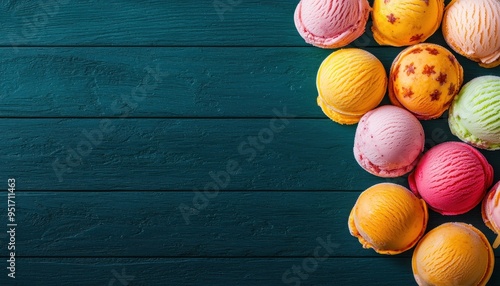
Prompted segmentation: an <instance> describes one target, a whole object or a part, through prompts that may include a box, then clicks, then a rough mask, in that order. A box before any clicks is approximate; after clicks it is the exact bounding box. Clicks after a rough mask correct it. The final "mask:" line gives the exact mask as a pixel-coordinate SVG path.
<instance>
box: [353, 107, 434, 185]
mask: <svg viewBox="0 0 500 286" xmlns="http://www.w3.org/2000/svg"><path fill="white" fill-rule="evenodd" d="M424 140H425V138H424V129H423V128H422V125H421V124H420V122H419V121H418V119H417V118H416V117H415V116H413V114H411V113H410V112H409V111H407V110H405V109H403V108H400V107H396V106H393V105H384V106H381V107H379V108H376V109H374V110H372V111H370V112H368V113H366V114H365V115H364V116H363V117H362V118H361V121H360V122H359V124H358V127H357V129H356V135H355V137H354V157H355V158H356V161H357V162H358V164H359V165H360V166H361V167H362V168H363V169H365V170H366V171H368V172H369V173H371V174H373V175H375V176H379V177H385V178H393V177H399V176H402V175H404V174H406V173H408V172H410V171H411V170H412V169H413V168H414V167H415V165H416V164H417V161H418V159H419V158H420V155H421V153H422V151H423V150H424Z"/></svg>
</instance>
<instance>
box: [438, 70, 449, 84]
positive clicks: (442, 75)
mask: <svg viewBox="0 0 500 286" xmlns="http://www.w3.org/2000/svg"><path fill="white" fill-rule="evenodd" d="M447 77H448V75H447V74H445V73H442V72H440V73H439V76H438V77H437V78H436V80H437V81H438V82H439V84H440V85H444V84H445V83H446V78H447Z"/></svg>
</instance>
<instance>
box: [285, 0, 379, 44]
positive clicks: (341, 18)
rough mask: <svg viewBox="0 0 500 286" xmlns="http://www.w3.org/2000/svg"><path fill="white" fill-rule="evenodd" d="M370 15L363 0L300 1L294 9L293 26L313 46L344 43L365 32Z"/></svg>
mask: <svg viewBox="0 0 500 286" xmlns="http://www.w3.org/2000/svg"><path fill="white" fill-rule="evenodd" d="M369 14H370V4H368V1H367V0H301V1H300V2H299V4H298V5H297V8H296V9H295V15H294V20H295V27H296V28H297V31H298V32H299V34H300V36H301V37H302V38H303V39H304V40H305V41H306V42H307V43H309V44H312V45H314V46H316V47H320V48H326V49H333V48H340V47H343V46H346V45H348V44H349V43H351V42H352V41H354V40H356V39H357V38H358V37H359V36H361V35H362V34H363V33H364V31H365V26H366V21H367V20H368V15H369Z"/></svg>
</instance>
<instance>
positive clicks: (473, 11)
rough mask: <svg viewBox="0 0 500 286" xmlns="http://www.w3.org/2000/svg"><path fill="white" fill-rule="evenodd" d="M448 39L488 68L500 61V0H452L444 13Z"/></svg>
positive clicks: (453, 46) (463, 53) (444, 24)
mask: <svg viewBox="0 0 500 286" xmlns="http://www.w3.org/2000/svg"><path fill="white" fill-rule="evenodd" d="M442 30H443V36H444V39H445V40H446V43H448V45H449V46H450V47H451V48H452V49H453V50H455V51H456V52H457V53H459V54H461V55H462V56H465V57H467V58H469V59H470V60H473V61H475V62H479V64H480V65H481V66H483V67H486V68H492V67H495V66H498V65H499V64H500V1H498V0H453V1H451V2H450V4H448V6H446V9H445V13H444V17H443V25H442Z"/></svg>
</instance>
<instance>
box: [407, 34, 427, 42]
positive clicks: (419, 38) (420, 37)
mask: <svg viewBox="0 0 500 286" xmlns="http://www.w3.org/2000/svg"><path fill="white" fill-rule="evenodd" d="M423 36H424V34H418V35H413V36H411V38H410V42H416V41H420V40H422V37H423Z"/></svg>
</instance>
